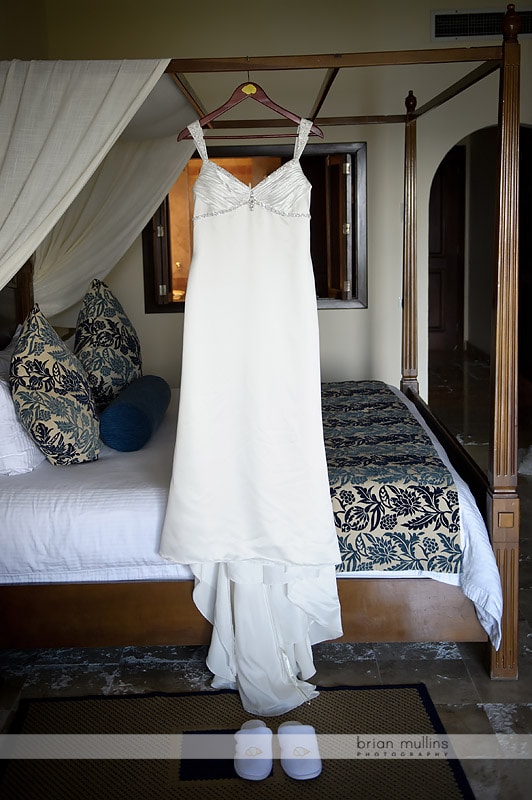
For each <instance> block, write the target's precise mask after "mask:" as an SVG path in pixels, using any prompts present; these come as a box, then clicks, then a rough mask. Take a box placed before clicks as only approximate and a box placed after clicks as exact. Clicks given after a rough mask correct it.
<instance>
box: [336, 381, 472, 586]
mask: <svg viewBox="0 0 532 800" xmlns="http://www.w3.org/2000/svg"><path fill="white" fill-rule="evenodd" d="M322 402H323V426H324V435H325V447H326V451H327V463H328V469H329V482H330V485H331V497H332V502H333V510H334V517H335V523H336V529H337V533H338V539H339V543H340V552H341V554H342V563H341V564H340V565H339V566H338V568H337V571H338V572H361V571H364V572H371V571H379V572H381V571H390V572H403V571H411V570H415V571H420V570H421V571H425V572H440V573H441V572H446V573H459V572H460V571H461V565H462V549H461V541H460V511H459V505H458V493H457V490H456V486H455V484H454V482H453V477H452V475H451V473H450V472H449V470H448V469H447V467H446V466H445V464H444V463H443V462H442V461H441V459H440V457H439V455H438V453H437V452H436V450H435V449H434V445H433V443H432V441H431V439H430V437H429V435H428V434H427V432H426V431H425V429H424V428H423V427H422V426H421V425H420V423H419V422H418V421H417V419H416V418H415V417H414V416H413V415H412V414H411V412H410V411H409V409H408V408H407V406H406V405H405V404H404V403H403V402H402V400H401V399H400V398H399V397H398V396H397V395H396V394H395V393H394V392H393V391H392V390H391V389H390V388H389V387H388V386H387V385H386V384H385V383H382V382H380V381H345V382H341V383H326V384H323V386H322Z"/></svg>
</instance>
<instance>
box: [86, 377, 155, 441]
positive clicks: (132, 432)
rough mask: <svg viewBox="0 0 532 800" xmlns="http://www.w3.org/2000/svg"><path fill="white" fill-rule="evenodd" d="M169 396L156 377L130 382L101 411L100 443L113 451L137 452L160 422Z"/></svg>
mask: <svg viewBox="0 0 532 800" xmlns="http://www.w3.org/2000/svg"><path fill="white" fill-rule="evenodd" d="M170 396H171V391H170V387H169V386H168V384H167V383H166V381H165V380H164V379H163V378H159V377H158V376H157V375H143V376H142V377H141V378H136V379H135V380H133V381H131V383H130V384H128V385H127V386H126V387H125V389H123V390H122V391H121V392H120V394H119V395H118V397H115V399H114V400H113V401H112V402H111V403H110V404H109V405H108V406H107V407H106V408H105V409H104V410H103V411H102V414H101V416H100V438H101V440H102V441H103V442H104V443H105V444H106V445H107V446H108V447H111V448H112V449H113V450H122V451H124V452H126V451H130V450H140V448H141V447H144V445H145V444H146V442H147V441H149V439H150V437H151V436H152V435H153V434H154V433H155V431H156V430H157V428H158V427H159V425H160V424H161V422H162V421H163V417H164V415H165V414H166V409H167V408H168V404H169V403H170Z"/></svg>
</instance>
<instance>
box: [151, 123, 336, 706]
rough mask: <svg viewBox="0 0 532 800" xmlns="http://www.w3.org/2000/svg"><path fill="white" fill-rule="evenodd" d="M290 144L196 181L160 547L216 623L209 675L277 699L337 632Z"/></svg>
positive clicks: (300, 207)
mask: <svg viewBox="0 0 532 800" xmlns="http://www.w3.org/2000/svg"><path fill="white" fill-rule="evenodd" d="M310 127H311V123H310V122H309V121H308V120H302V121H301V124H300V126H299V131H298V137H297V140H296V143H295V148H294V155H293V158H292V159H291V160H289V161H287V162H286V163H284V164H282V165H281V166H280V167H279V168H278V169H276V170H275V171H274V172H272V173H271V174H270V175H268V176H267V177H265V178H264V179H263V180H262V181H260V183H258V185H256V186H255V187H253V188H252V187H250V186H247V185H246V184H244V183H243V182H242V181H240V180H239V179H238V178H236V177H235V176H233V175H232V174H231V173H229V172H227V171H226V170H225V169H224V168H223V167H221V166H219V165H217V164H215V163H214V162H212V161H210V160H209V158H208V154H207V148H206V144H205V141H204V138H203V131H202V129H201V127H200V125H199V123H198V122H195V123H193V124H192V125H190V126H189V130H190V133H191V135H192V137H193V138H194V140H195V142H196V145H197V149H198V152H199V154H200V156H201V158H202V160H203V164H202V168H201V171H200V174H199V176H198V179H197V181H196V183H195V185H194V254H193V259H192V264H191V268H190V276H189V281H188V288H187V297H186V310H185V323H184V339H183V365H182V379H181V393H180V407H179V417H178V427H177V436H176V446H175V453H174V465H173V473H172V480H171V485H170V492H169V499H168V506H167V511H166V518H165V523H164V527H163V532H162V538H161V549H160V552H161V555H162V556H164V557H165V558H168V559H171V560H173V561H177V562H179V563H183V564H189V565H190V567H191V569H192V571H193V573H194V576H195V588H194V602H195V603H196V605H197V607H198V608H199V610H200V611H201V613H202V614H203V615H204V616H205V617H206V618H207V619H209V621H210V622H212V623H213V635H212V641H211V646H210V649H209V655H208V661H207V664H208V667H209V669H210V670H211V671H212V672H213V673H214V676H215V677H214V681H213V686H214V687H215V688H221V687H233V688H238V690H239V692H240V696H241V699H242V703H243V705H244V708H246V710H248V711H249V712H250V713H252V714H256V715H258V716H268V715H276V714H282V713H285V712H286V711H288V710H290V709H292V708H294V707H296V706H298V705H300V704H301V703H303V702H305V701H306V700H309V699H311V698H313V697H315V696H316V694H317V692H316V691H315V686H314V685H312V684H311V683H309V682H308V679H309V678H310V677H312V675H313V674H314V672H315V670H314V665H313V661H312V649H311V646H312V644H315V643H317V642H320V641H324V640H327V639H334V638H337V637H338V636H341V634H342V629H341V621H340V606H339V601H338V595H337V589H336V576H335V565H336V564H338V563H339V561H340V555H339V549H338V542H337V536H336V532H335V526H334V520H333V515H332V506H331V500H330V494H329V481H328V475H327V465H326V460H325V449H324V444H323V428H322V418H321V392H320V365H319V338H318V318H317V308H316V293H315V286H314V275H313V270H312V262H311V256H310V190H311V187H310V184H309V182H308V180H307V179H306V177H305V175H304V173H303V171H302V169H301V166H300V163H299V158H300V155H301V153H302V151H303V149H304V147H305V144H306V141H307V138H308V133H309V130H310Z"/></svg>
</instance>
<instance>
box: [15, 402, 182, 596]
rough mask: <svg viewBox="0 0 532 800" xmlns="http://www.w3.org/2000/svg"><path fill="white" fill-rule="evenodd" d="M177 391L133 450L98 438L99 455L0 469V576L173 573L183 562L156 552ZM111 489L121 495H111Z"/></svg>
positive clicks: (24, 579)
mask: <svg viewBox="0 0 532 800" xmlns="http://www.w3.org/2000/svg"><path fill="white" fill-rule="evenodd" d="M178 394H179V393H178V391H177V390H173V391H172V398H171V401H170V406H169V408H168V411H167V412H166V415H165V417H164V419H163V421H162V423H161V425H160V427H159V429H158V430H157V431H156V433H155V434H154V436H153V437H152V438H151V439H150V441H149V442H148V443H147V444H146V445H145V446H144V447H143V448H142V450H138V451H136V452H131V453H121V452H118V451H117V450H111V449H110V448H109V447H106V446H105V445H103V446H102V452H101V455H100V458H99V459H98V461H94V462H91V463H87V464H75V465H70V466H65V467H58V466H52V465H51V464H49V463H48V462H47V461H45V462H43V463H42V464H41V465H40V466H39V467H37V468H36V469H35V470H33V472H28V473H26V474H24V475H13V476H9V477H5V476H0V478H1V480H0V521H1V522H0V583H2V584H16V583H79V582H93V581H97V582H100V581H102V582H107V581H136V580H180V579H187V578H191V577H192V573H191V571H190V569H189V567H188V566H183V565H180V564H174V563H171V562H169V561H167V560H165V559H163V558H162V557H161V556H160V555H159V552H158V551H159V539H160V533H161V529H162V525H163V519H164V513H165V510H166V500H167V496H168V486H169V483H170V474H171V469H172V457H173V451H174V443H175V427H176V420H177V408H178V399H179V397H178ZM117 497H119V498H120V501H119V502H117Z"/></svg>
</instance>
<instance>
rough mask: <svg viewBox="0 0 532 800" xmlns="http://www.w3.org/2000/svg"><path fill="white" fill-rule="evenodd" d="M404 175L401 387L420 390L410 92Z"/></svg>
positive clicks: (414, 102) (414, 149)
mask: <svg viewBox="0 0 532 800" xmlns="http://www.w3.org/2000/svg"><path fill="white" fill-rule="evenodd" d="M405 105H406V120H405V167H404V169H405V175H404V232H403V331H402V363H401V384H400V385H401V390H402V391H403V392H405V393H406V392H407V390H408V389H412V390H413V391H414V392H415V393H416V394H417V393H418V392H419V383H418V379H417V377H418V363H417V260H416V252H417V249H416V245H417V242H416V236H417V204H416V175H417V141H416V118H415V117H414V112H415V110H416V105H417V99H416V98H415V96H414V93H413V92H412V91H410V92H409V93H408V97H407V98H406V100H405Z"/></svg>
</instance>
